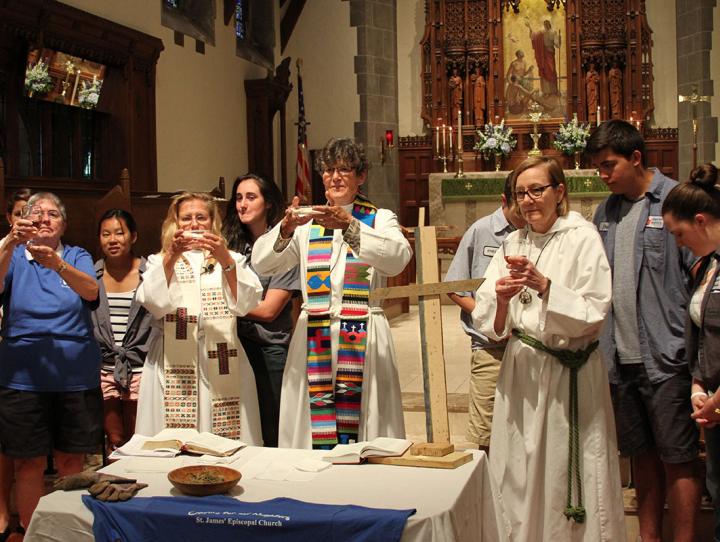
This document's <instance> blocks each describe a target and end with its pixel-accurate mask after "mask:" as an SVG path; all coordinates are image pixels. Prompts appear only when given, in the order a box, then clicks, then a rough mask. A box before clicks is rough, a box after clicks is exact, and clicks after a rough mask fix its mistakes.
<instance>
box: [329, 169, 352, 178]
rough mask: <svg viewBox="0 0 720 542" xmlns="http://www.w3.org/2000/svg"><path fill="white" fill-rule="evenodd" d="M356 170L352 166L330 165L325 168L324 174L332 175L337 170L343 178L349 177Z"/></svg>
mask: <svg viewBox="0 0 720 542" xmlns="http://www.w3.org/2000/svg"><path fill="white" fill-rule="evenodd" d="M354 171H355V170H354V169H353V168H351V167H329V168H326V169H324V170H323V175H327V176H328V177H332V176H333V175H335V173H336V172H337V174H338V175H340V176H341V177H343V178H347V177H349V176H350V175H352V174H353V172H354Z"/></svg>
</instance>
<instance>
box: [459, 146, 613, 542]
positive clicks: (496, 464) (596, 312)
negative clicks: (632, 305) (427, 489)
mask: <svg viewBox="0 0 720 542" xmlns="http://www.w3.org/2000/svg"><path fill="white" fill-rule="evenodd" d="M511 185H512V192H513V196H514V198H513V199H514V205H515V206H516V208H518V209H519V211H520V213H521V214H522V216H523V218H525V220H526V221H527V226H526V227H525V228H523V229H521V230H517V231H515V232H513V233H511V234H510V235H509V236H508V237H507V239H506V241H505V242H504V243H503V246H502V248H501V249H500V250H498V251H497V252H496V253H495V255H494V257H493V260H492V262H491V263H490V265H489V266H488V269H487V271H486V273H485V282H484V283H483V284H482V285H481V286H480V288H479V289H478V290H477V293H476V296H475V297H476V305H475V310H474V311H473V320H474V322H475V325H476V327H477V328H478V329H479V330H480V331H481V332H482V333H483V334H485V335H486V336H487V337H489V338H490V339H493V340H501V339H504V338H508V337H509V342H508V345H507V347H506V349H505V355H504V357H503V361H502V365H501V368H500V375H499V377H498V383H497V392H496V395H495V412H494V418H493V429H492V435H491V437H490V447H491V449H492V451H493V453H492V455H491V456H490V470H491V473H492V475H493V476H494V478H495V481H496V482H497V486H498V487H499V488H500V489H499V491H500V492H501V494H502V503H503V507H504V511H505V514H506V517H507V519H508V528H509V532H508V535H509V536H510V538H511V539H512V540H523V541H533V540H549V539H551V538H552V539H553V540H557V541H571V540H572V541H577V540H584V541H588V542H590V541H593V542H595V541H597V540H624V538H625V522H624V513H623V502H622V493H621V488H620V474H619V468H618V459H617V445H616V441H615V426H614V421H613V413H612V405H611V402H610V390H609V386H608V379H607V370H606V368H605V366H604V364H603V361H602V358H601V357H600V352H599V350H597V345H598V343H597V339H598V335H599V333H600V329H601V327H602V324H603V320H604V318H605V315H606V313H607V311H608V309H609V307H610V299H611V282H610V281H611V277H610V268H609V265H608V262H607V259H606V257H605V252H604V250H603V248H602V243H601V240H600V237H599V235H598V233H597V231H596V230H595V227H594V226H593V225H592V224H591V223H590V222H588V221H586V220H585V219H583V218H582V217H581V216H580V215H579V214H578V213H576V212H572V211H569V202H568V194H567V186H566V184H565V177H564V175H563V171H562V169H561V168H560V166H559V164H558V163H557V162H556V161H555V160H554V159H552V158H548V157H537V158H529V159H527V160H525V161H524V162H523V163H522V164H520V166H518V168H517V169H516V170H515V171H513V173H512V177H511Z"/></svg>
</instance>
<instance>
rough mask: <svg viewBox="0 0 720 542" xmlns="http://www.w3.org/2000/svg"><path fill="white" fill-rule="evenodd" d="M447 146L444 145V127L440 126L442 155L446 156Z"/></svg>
mask: <svg viewBox="0 0 720 542" xmlns="http://www.w3.org/2000/svg"><path fill="white" fill-rule="evenodd" d="M446 149H447V146H446V145H445V125H444V124H443V125H442V155H443V156H447V152H446Z"/></svg>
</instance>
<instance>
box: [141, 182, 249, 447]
mask: <svg viewBox="0 0 720 542" xmlns="http://www.w3.org/2000/svg"><path fill="white" fill-rule="evenodd" d="M261 294H262V286H261V285H260V281H259V280H258V278H257V276H256V275H255V273H253V272H252V270H251V269H249V267H248V265H247V261H246V260H245V256H243V255H241V254H238V253H236V252H233V251H230V250H228V248H227V246H226V243H225V239H224V238H223V236H222V234H221V233H220V215H219V211H218V209H217V205H216V203H215V200H214V199H213V198H212V197H211V196H210V195H209V194H205V193H201V192H182V193H180V194H178V195H176V196H174V197H173V199H172V201H171V202H170V206H169V208H168V211H167V216H166V217H165V221H164V222H163V225H162V249H161V251H160V253H159V254H153V255H151V256H150V257H149V258H148V265H147V270H146V271H145V273H144V274H143V280H142V282H141V283H140V285H139V286H138V290H137V300H138V302H139V303H140V305H142V306H143V307H144V308H145V309H146V310H147V311H148V312H149V313H150V314H152V316H153V317H154V321H153V324H154V326H155V327H156V328H157V329H158V331H159V333H158V334H157V336H156V337H155V339H154V340H153V341H152V342H151V343H150V345H149V350H148V354H147V358H146V359H145V365H144V366H143V372H142V377H141V379H140V396H139V398H138V410H137V422H136V427H135V431H136V432H137V433H140V434H142V435H155V434H156V433H158V432H159V431H160V430H162V429H165V428H183V427H184V428H195V429H197V430H198V431H200V432H211V433H214V434H216V435H220V436H223V437H227V438H231V439H236V440H242V441H244V442H245V443H247V444H254V445H258V446H259V445H261V443H262V437H261V434H260V414H259V412H258V400H257V391H256V389H255V378H254V377H253V372H252V368H251V367H250V364H249V363H248V359H247V356H246V355H245V351H244V350H243V348H242V345H241V344H240V341H239V340H238V337H237V330H236V322H237V319H236V317H237V316H243V315H244V314H246V313H247V312H248V311H250V310H252V309H253V308H255V307H256V306H257V304H258V303H259V302H260V296H261Z"/></svg>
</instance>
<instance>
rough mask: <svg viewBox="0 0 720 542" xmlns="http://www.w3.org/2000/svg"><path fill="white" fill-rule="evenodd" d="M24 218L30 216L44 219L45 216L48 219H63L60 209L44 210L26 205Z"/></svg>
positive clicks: (32, 218)
mask: <svg viewBox="0 0 720 542" xmlns="http://www.w3.org/2000/svg"><path fill="white" fill-rule="evenodd" d="M22 217H23V218H29V219H30V220H42V218H43V217H47V218H48V220H53V221H56V222H57V221H58V220H62V214H61V213H60V211H55V210H50V211H43V210H42V209H38V208H35V207H30V206H26V207H25V208H24V209H23V211H22Z"/></svg>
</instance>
